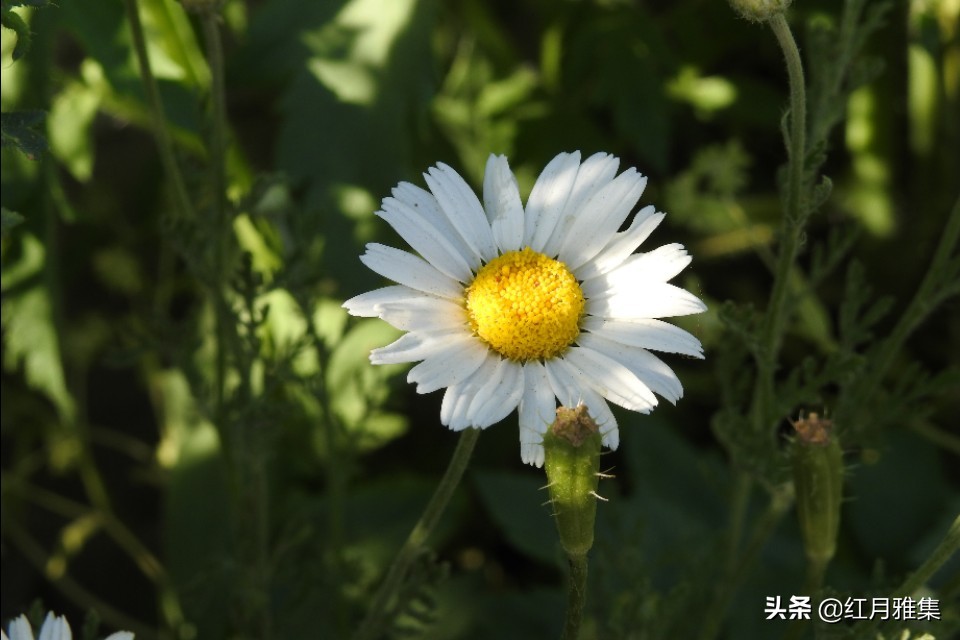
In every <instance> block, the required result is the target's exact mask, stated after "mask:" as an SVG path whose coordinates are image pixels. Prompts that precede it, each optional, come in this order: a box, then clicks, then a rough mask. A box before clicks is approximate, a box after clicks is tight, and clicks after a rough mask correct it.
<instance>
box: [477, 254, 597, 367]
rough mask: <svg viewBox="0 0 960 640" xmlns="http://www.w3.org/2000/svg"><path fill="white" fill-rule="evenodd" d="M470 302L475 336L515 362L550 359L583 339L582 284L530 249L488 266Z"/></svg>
mask: <svg viewBox="0 0 960 640" xmlns="http://www.w3.org/2000/svg"><path fill="white" fill-rule="evenodd" d="M466 302H467V315H468V317H469V320H470V327H471V328H472V329H473V332H474V333H475V334H476V335H477V336H479V337H480V339H481V340H483V341H484V342H485V343H487V344H488V345H490V347H491V348H492V349H494V350H495V351H497V352H498V353H500V354H501V355H503V356H505V357H507V358H510V359H511V360H517V361H521V362H525V361H527V360H537V359H543V358H552V357H554V356H556V355H558V354H560V353H562V352H563V351H564V350H565V349H566V348H567V347H569V346H570V345H571V344H572V343H573V341H574V340H576V338H577V336H578V335H579V334H580V318H581V316H582V315H583V307H584V299H583V292H582V291H581V289H580V284H579V283H578V282H577V279H576V278H575V277H574V275H573V274H572V273H571V272H570V270H569V269H568V268H567V267H566V266H565V265H564V264H563V263H562V262H559V261H557V260H554V259H552V258H548V257H547V256H545V255H543V254H542V253H538V252H536V251H534V250H533V249H531V248H530V247H527V248H525V249H523V250H522V251H508V252H507V253H505V254H503V255H501V256H499V257H497V258H495V259H493V260H491V261H490V262H489V263H488V264H486V265H484V266H483V267H482V268H481V269H480V270H479V272H478V273H477V277H476V278H474V280H473V282H472V283H471V284H470V286H469V287H467V289H466Z"/></svg>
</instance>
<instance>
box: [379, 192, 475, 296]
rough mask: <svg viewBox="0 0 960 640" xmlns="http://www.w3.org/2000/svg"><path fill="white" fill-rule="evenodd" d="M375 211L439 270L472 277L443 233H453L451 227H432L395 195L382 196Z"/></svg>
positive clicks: (463, 279)
mask: <svg viewBox="0 0 960 640" xmlns="http://www.w3.org/2000/svg"><path fill="white" fill-rule="evenodd" d="M377 215H378V216H380V217H381V218H383V219H384V220H386V221H387V222H388V223H389V224H390V226H391V227H393V228H394V229H395V230H396V232H397V233H399V234H400V236H401V237H402V238H403V239H404V240H406V241H407V244H409V245H410V246H411V247H413V249H414V250H415V251H416V252H417V253H419V254H420V255H421V256H423V257H424V258H426V260H427V262H429V263H430V264H432V265H433V266H434V267H436V268H437V269H439V270H440V271H441V272H442V273H444V274H446V275H448V276H450V277H451V278H454V279H455V280H459V281H460V282H469V281H470V280H471V279H472V276H473V273H472V271H471V268H470V267H471V265H470V264H469V263H468V262H467V260H466V259H465V258H464V257H463V255H462V253H461V251H460V250H459V249H458V248H457V247H456V246H455V245H454V241H453V239H452V238H451V237H450V236H448V235H447V234H449V233H453V230H452V229H445V228H442V227H441V228H438V227H435V226H434V225H433V224H431V223H430V221H429V220H428V219H427V218H426V217H424V216H422V215H419V213H418V212H417V211H415V210H414V209H413V207H411V206H409V205H407V204H405V203H404V202H402V201H400V200H397V199H396V198H384V199H383V210H382V211H378V212H377Z"/></svg>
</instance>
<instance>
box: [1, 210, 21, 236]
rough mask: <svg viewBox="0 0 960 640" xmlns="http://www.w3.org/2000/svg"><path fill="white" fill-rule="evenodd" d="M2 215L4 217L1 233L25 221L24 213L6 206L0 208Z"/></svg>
mask: <svg viewBox="0 0 960 640" xmlns="http://www.w3.org/2000/svg"><path fill="white" fill-rule="evenodd" d="M0 215H2V217H0V233H6V232H7V231H9V230H10V229H13V228H14V227H15V226H17V225H18V224H21V223H22V222H23V221H24V217H23V216H22V215H20V214H19V213H17V212H16V211H11V210H10V209H7V208H6V207H2V208H0Z"/></svg>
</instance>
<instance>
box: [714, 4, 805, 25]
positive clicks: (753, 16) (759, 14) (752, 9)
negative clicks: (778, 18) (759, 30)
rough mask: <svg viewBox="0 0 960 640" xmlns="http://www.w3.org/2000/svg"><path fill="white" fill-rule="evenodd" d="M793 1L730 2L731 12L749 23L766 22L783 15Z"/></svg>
mask: <svg viewBox="0 0 960 640" xmlns="http://www.w3.org/2000/svg"><path fill="white" fill-rule="evenodd" d="M791 2H793V0H730V6H731V7H733V10H734V11H736V12H737V13H739V14H740V15H741V16H743V17H744V18H746V19H747V20H749V21H750V22H766V21H767V20H769V19H770V18H772V17H773V16H775V15H777V14H779V13H783V12H784V11H786V10H787V7H789V6H790V3H791Z"/></svg>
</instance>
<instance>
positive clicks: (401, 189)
mask: <svg viewBox="0 0 960 640" xmlns="http://www.w3.org/2000/svg"><path fill="white" fill-rule="evenodd" d="M391 193H392V194H393V197H394V198H396V199H397V200H399V201H400V202H403V203H404V204H406V205H407V206H408V207H410V208H411V209H413V210H414V211H416V212H417V213H418V214H420V215H421V216H422V217H423V218H424V219H425V220H426V221H427V222H428V223H430V225H431V226H432V227H433V228H435V229H437V230H439V231H440V232H442V233H443V235H444V237H445V238H447V239H448V240H449V241H450V243H451V244H452V245H453V246H454V247H455V248H456V251H457V254H459V255H460V256H461V257H463V259H464V260H466V261H467V262H468V263H469V265H470V268H471V269H473V270H476V269H477V268H479V267H480V255H479V254H475V253H474V251H473V249H471V248H470V246H469V245H467V242H466V241H465V240H464V239H463V238H462V237H461V236H460V233H459V232H458V231H457V229H456V227H455V226H454V225H453V223H452V222H450V220H449V219H448V218H447V215H446V214H445V213H444V212H443V209H442V208H441V207H440V203H439V202H437V199H436V198H434V197H433V194H432V193H430V192H429V191H427V190H426V189H421V188H420V187H418V186H416V185H414V184H410V183H409V182H401V183H400V184H398V185H397V186H396V187H394V188H393V189H392V190H391Z"/></svg>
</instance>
